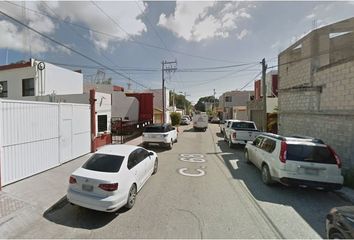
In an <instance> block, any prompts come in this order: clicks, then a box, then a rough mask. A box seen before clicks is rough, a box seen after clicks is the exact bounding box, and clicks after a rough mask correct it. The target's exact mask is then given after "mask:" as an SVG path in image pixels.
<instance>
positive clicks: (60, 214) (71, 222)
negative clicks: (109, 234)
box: [43, 196, 127, 230]
mask: <svg viewBox="0 0 354 240" xmlns="http://www.w3.org/2000/svg"><path fill="white" fill-rule="evenodd" d="M126 211H127V209H125V208H121V209H119V210H118V211H117V212H113V213H106V212H100V211H95V210H91V209H87V208H83V207H79V206H74V205H71V204H70V203H69V202H68V200H67V199H66V196H64V197H62V198H61V199H60V200H59V201H58V202H56V203H55V204H54V205H53V206H52V207H50V208H49V209H48V210H46V211H45V212H44V213H43V217H44V218H45V219H47V220H48V221H51V222H54V223H56V224H60V225H63V226H67V227H73V228H82V229H88V230H94V229H98V228H102V227H104V226H105V225H107V224H109V223H110V222H111V221H112V220H113V219H115V218H116V217H118V216H119V214H121V213H124V212H126Z"/></svg>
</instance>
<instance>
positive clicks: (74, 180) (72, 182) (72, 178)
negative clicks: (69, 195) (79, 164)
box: [69, 176, 76, 184]
mask: <svg viewBox="0 0 354 240" xmlns="http://www.w3.org/2000/svg"><path fill="white" fill-rule="evenodd" d="M69 183H70V184H75V183H76V178H74V177H73V176H70V178H69Z"/></svg>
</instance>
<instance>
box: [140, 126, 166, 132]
mask: <svg viewBox="0 0 354 240" xmlns="http://www.w3.org/2000/svg"><path fill="white" fill-rule="evenodd" d="M165 129H166V128H164V127H163V126H151V127H146V128H145V130H144V132H150V133H160V132H165Z"/></svg>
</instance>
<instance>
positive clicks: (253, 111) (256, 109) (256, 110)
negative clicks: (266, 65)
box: [247, 70, 278, 133]
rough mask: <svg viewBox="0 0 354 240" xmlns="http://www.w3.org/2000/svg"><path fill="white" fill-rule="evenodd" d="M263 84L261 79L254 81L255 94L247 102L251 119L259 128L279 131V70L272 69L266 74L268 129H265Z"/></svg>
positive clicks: (273, 131) (274, 131)
mask: <svg viewBox="0 0 354 240" xmlns="http://www.w3.org/2000/svg"><path fill="white" fill-rule="evenodd" d="M262 89H263V85H262V81H261V80H256V81H255V82H254V94H253V96H252V99H251V100H250V101H249V102H248V103H247V115H248V119H249V120H250V121H253V122H255V124H256V126H257V128H258V129H262V130H263V131H267V132H272V133H277V131H278V130H277V108H278V71H276V70H272V71H269V72H268V73H267V74H266V93H267V96H266V106H267V109H266V111H267V124H266V126H267V129H263V121H264V109H263V99H264V98H263V91H262Z"/></svg>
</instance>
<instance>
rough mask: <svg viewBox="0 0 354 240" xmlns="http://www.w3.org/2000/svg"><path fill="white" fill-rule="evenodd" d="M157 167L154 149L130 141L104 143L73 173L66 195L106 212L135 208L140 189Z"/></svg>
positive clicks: (71, 200) (79, 204) (77, 201)
mask: <svg viewBox="0 0 354 240" xmlns="http://www.w3.org/2000/svg"><path fill="white" fill-rule="evenodd" d="M157 168H158V158H157V154H156V153H155V152H153V151H148V150H146V149H144V148H141V147H137V146H130V145H107V146H104V147H102V148H101V149H100V150H98V151H97V152H96V153H94V154H93V155H92V156H91V157H90V158H89V159H88V160H87V161H86V162H85V163H84V164H83V165H82V166H81V167H79V168H78V169H77V170H75V171H74V172H73V173H72V174H71V176H70V179H69V188H68V191H67V199H68V201H69V202H70V203H73V204H75V205H78V206H82V207H85V208H90V209H94V210H98V211H104V212H114V211H116V210H118V209H119V208H121V207H123V206H125V207H126V208H132V207H133V206H134V203H135V200H136V195H137V193H138V192H139V190H140V189H141V188H142V187H143V185H144V184H145V182H146V181H147V180H148V179H149V177H150V176H151V175H152V174H154V173H156V172H157Z"/></svg>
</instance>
